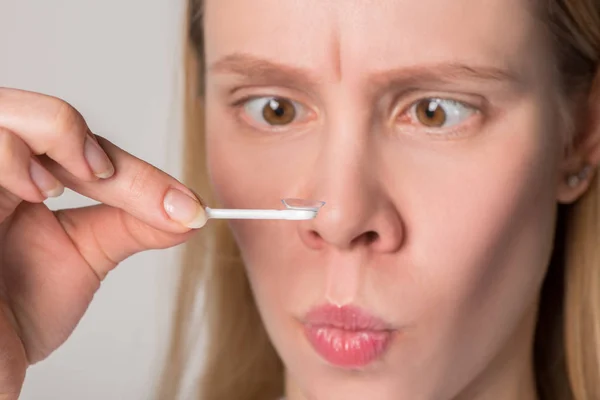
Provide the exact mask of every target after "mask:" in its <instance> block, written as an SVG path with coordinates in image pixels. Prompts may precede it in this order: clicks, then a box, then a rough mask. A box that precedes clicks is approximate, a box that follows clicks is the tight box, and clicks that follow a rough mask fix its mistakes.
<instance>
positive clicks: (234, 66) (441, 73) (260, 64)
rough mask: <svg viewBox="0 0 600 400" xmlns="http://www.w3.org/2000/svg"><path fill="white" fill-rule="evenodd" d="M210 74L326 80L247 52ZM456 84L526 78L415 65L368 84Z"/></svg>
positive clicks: (302, 82) (482, 69) (491, 70)
mask: <svg viewBox="0 0 600 400" xmlns="http://www.w3.org/2000/svg"><path fill="white" fill-rule="evenodd" d="M208 71H209V72H210V73H214V74H225V75H227V74H229V75H237V76H239V77H241V78H242V79H243V80H245V81H247V82H249V83H251V84H265V85H272V84H275V85H279V84H281V85H285V86H290V85H291V86H296V87H301V88H306V87H309V88H314V87H315V86H317V85H318V84H319V83H320V82H323V81H324V78H323V77H321V76H320V75H319V74H318V73H317V72H315V71H311V70H309V69H307V68H302V67H298V66H294V65H289V64H282V63H279V62H276V61H272V60H269V59H265V58H260V57H256V56H253V55H249V54H243V53H233V54H229V55H227V56H224V57H222V58H220V59H218V60H217V61H215V62H214V63H212V64H211V65H209V68H208ZM454 81H480V82H488V83H494V84H501V85H509V86H512V87H514V88H523V87H524V86H525V81H524V80H523V79H522V77H521V76H519V75H518V74H517V73H515V72H513V71H511V70H509V69H503V68H498V67H490V66H474V65H468V64H464V63H457V62H449V63H439V64H428V65H416V66H415V65H411V66H406V67H397V68H392V69H390V70H386V71H378V72H374V73H373V74H372V75H371V76H370V77H369V82H368V83H369V87H370V88H372V89H373V90H380V89H385V88H387V87H390V86H394V87H401V86H415V85H417V86H418V85H419V84H431V83H433V84H435V83H441V84H447V83H452V82H454Z"/></svg>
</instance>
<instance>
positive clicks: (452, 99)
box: [205, 0, 563, 400]
mask: <svg viewBox="0 0 600 400" xmlns="http://www.w3.org/2000/svg"><path fill="white" fill-rule="evenodd" d="M530 3H531V2H529V1H526V0H483V1H482V0H478V1H471V0H453V1H443V0H421V1H406V0H378V1H376V2H375V1H360V0H330V1H322V0H302V1H280V0H253V1H247V0H218V1H217V0H208V1H207V2H206V12H205V34H206V40H207V41H206V63H207V95H206V107H207V128H208V131H207V146H208V155H209V168H210V174H211V178H212V181H213V184H214V188H215V191H216V194H217V197H218V199H219V200H220V201H221V202H222V205H224V206H225V207H234V208H272V207H275V208H279V206H280V199H282V198H289V197H295V198H306V199H314V200H322V201H325V202H326V205H325V207H323V208H322V210H321V211H320V213H319V215H318V217H317V218H316V219H314V220H311V221H300V222H298V221H295V222H294V221H236V222H233V223H232V224H231V227H232V230H233V233H234V235H235V238H236V240H237V242H238V244H239V246H240V248H241V250H242V253H243V257H244V260H245V263H246V267H247V271H248V276H249V278H250V281H251V284H252V288H253V290H254V293H255V297H256V301H257V304H258V307H259V310H260V313H261V315H262V318H263V321H264V323H265V326H266V328H267V331H268V333H269V335H270V337H271V339H272V341H273V344H274V346H275V347H276V349H277V351H278V352H279V354H280V355H281V357H282V359H283V361H284V363H285V366H286V370H287V375H288V386H289V390H290V393H292V396H296V397H294V398H299V399H301V398H306V399H319V400H320V399H327V400H332V399H345V400H351V399H366V398H372V399H378V400H386V399H390V400H392V399H393V400H397V399H450V398H453V397H454V396H458V395H459V394H463V395H465V396H467V397H468V396H469V395H467V394H465V393H467V392H465V391H467V390H472V392H468V393H471V397H469V398H475V396H474V395H473V393H475V390H476V389H475V386H477V385H481V388H483V387H485V388H486V389H485V390H490V393H492V390H495V389H491V387H492V386H493V385H492V384H491V383H490V382H491V381H495V382H496V383H497V382H504V383H503V384H502V385H499V386H502V387H503V388H504V389H505V390H507V391H506V392H502V393H505V394H506V393H511V392H510V391H511V390H512V389H515V390H516V387H511V385H512V384H513V383H514V384H515V385H516V384H517V382H515V381H513V380H512V379H511V378H510V377H511V376H512V377H521V376H523V375H524V374H525V373H526V368H527V367H528V364H527V363H528V361H529V356H530V350H531V334H532V332H533V327H534V320H535V302H536V299H537V297H538V291H539V288H540V285H541V282H542V280H543V277H544V274H545V270H546V266H547V264H548V261H549V256H550V253H551V248H552V240H553V227H554V217H555V205H556V192H557V185H558V183H557V182H558V179H559V164H560V162H561V159H560V155H561V149H562V145H563V143H562V140H561V137H562V133H563V132H561V130H560V129H559V128H558V126H559V122H560V121H558V119H557V114H558V113H557V108H556V102H555V93H554V90H555V89H554V88H555V86H556V85H555V84H554V82H555V80H556V79H555V76H554V75H553V74H554V73H553V63H552V61H551V58H550V57H549V54H550V52H549V50H548V48H547V46H546V45H545V43H546V40H545V37H544V36H543V33H544V30H543V28H542V26H541V25H540V23H539V22H538V19H537V17H536V16H535V15H534V10H531V9H529V8H528V7H529V6H530ZM248 345H249V346H251V345H252V343H249V344H248ZM467 387H469V388H470V389H467ZM495 393H499V392H495ZM499 398H516V396H515V397H511V396H505V397H499Z"/></svg>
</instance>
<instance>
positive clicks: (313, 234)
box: [308, 231, 321, 240]
mask: <svg viewBox="0 0 600 400" xmlns="http://www.w3.org/2000/svg"><path fill="white" fill-rule="evenodd" d="M308 234H309V236H310V238H311V239H312V240H320V239H321V235H319V233H318V232H317V231H310V232H308Z"/></svg>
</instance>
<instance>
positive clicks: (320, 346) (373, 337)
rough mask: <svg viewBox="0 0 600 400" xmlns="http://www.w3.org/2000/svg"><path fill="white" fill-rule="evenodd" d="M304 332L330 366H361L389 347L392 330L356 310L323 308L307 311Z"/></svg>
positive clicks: (348, 307) (347, 307) (332, 307)
mask: <svg viewBox="0 0 600 400" xmlns="http://www.w3.org/2000/svg"><path fill="white" fill-rule="evenodd" d="M304 333H305V334H306V337H307V339H308V341H309V342H310V344H311V345H312V346H313V348H314V349H315V351H316V352H317V353H319V354H320V355H321V357H323V358H324V359H325V360H326V361H328V362H329V363H331V364H333V365H336V366H339V367H346V368H352V367H354V368H356V367H364V366H366V365H368V364H370V363H371V362H373V361H375V360H376V359H378V358H380V357H381V356H382V355H383V354H384V353H385V351H386V350H387V348H388V347H389V344H390V341H391V338H392V329H391V328H390V327H389V325H387V324H386V323H385V322H383V321H382V320H380V319H378V318H376V317H373V316H371V315H369V314H368V313H366V312H364V311H362V310H361V309H359V308H356V307H351V306H346V307H335V306H331V305H326V306H322V307H318V308H316V309H314V310H312V311H311V312H309V313H308V314H307V315H306V317H305V319H304Z"/></svg>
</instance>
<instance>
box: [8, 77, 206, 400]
mask: <svg viewBox="0 0 600 400" xmlns="http://www.w3.org/2000/svg"><path fill="white" fill-rule="evenodd" d="M140 145H141V146H143V142H142V143H141V144H140ZM106 154H108V157H107V156H106ZM63 185H64V186H66V187H68V188H70V189H72V190H75V191H77V192H79V193H81V194H83V195H85V196H87V197H89V198H92V199H95V200H97V201H99V202H101V203H102V204H100V205H96V206H92V207H85V208H78V209H68V210H60V211H56V212H52V211H50V210H49V209H48V208H47V207H46V206H45V205H44V204H43V201H44V200H45V199H46V198H47V197H49V196H56V195H59V194H60V193H62V190H63V188H64V186H63ZM205 222H206V219H205V216H204V212H203V207H202V206H201V205H200V203H199V202H198V201H197V200H196V197H195V196H194V195H193V194H192V192H191V191H190V190H189V189H187V188H186V187H185V186H183V185H182V184H181V183H179V182H178V181H177V180H175V179H174V178H172V177H171V176H169V175H167V174H166V173H164V172H162V171H160V170H158V169H156V168H155V167H153V166H151V165H149V164H148V163H145V162H144V161H142V160H139V159H137V158H136V157H134V156H132V155H131V154H128V153H127V152H125V151H123V150H121V149H120V148H118V147H116V146H115V145H113V144H112V143H110V142H109V141H107V140H106V139H102V138H100V137H97V136H95V135H93V134H92V133H91V132H90V130H89V129H88V127H87V124H86V122H85V120H84V119H83V117H82V116H81V115H80V114H79V113H78V112H77V111H76V110H75V109H73V107H71V106H70V105H69V104H67V103H66V102H64V101H61V100H59V99H57V98H54V97H50V96H45V95H41V94H37V93H31V92H25V91H21V90H15V89H5V88H0V399H16V398H17V397H18V395H19V392H20V390H21V387H22V384H23V380H24V376H25V370H26V368H27V367H28V366H29V365H31V364H33V363H35V362H38V361H40V360H43V359H44V358H46V357H47V356H48V355H49V354H50V353H52V352H53V351H54V350H55V349H56V348H57V347H59V346H60V345H61V344H62V343H63V342H64V341H65V340H66V339H67V338H68V337H69V335H70V334H71V333H72V331H73V329H74V328H75V326H76V325H77V323H78V322H79V320H80V319H81V317H82V316H83V313H84V312H85V311H86V309H87V307H88V305H89V304H90V302H91V300H92V298H93V296H94V293H95V292H96V290H98V288H99V287H100V282H101V281H102V279H103V278H104V277H105V276H106V275H107V273H108V272H109V271H111V270H112V269H113V268H115V266H116V265H117V264H118V263H119V262H121V261H122V260H124V259H125V258H127V257H129V256H131V255H133V254H135V253H137V252H140V251H143V250H147V249H159V248H166V247H171V246H174V245H177V244H180V243H182V242H184V241H185V240H187V239H188V238H189V237H190V236H191V235H192V234H193V232H194V231H193V230H191V229H190V228H198V227H200V226H202V225H203V224H204V223H205ZM134 290H135V289H132V291H134Z"/></svg>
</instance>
